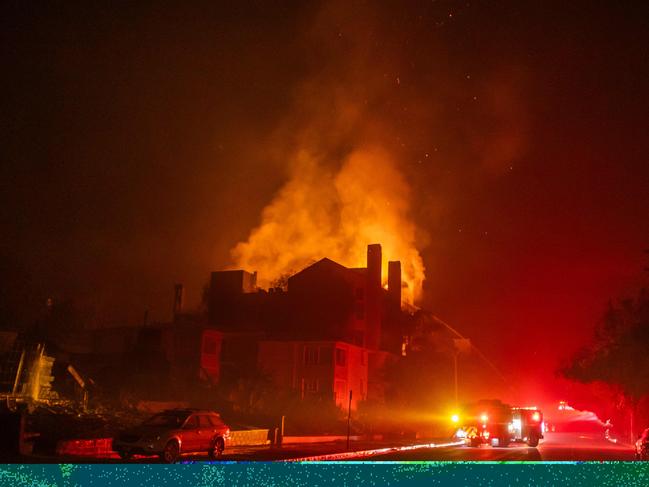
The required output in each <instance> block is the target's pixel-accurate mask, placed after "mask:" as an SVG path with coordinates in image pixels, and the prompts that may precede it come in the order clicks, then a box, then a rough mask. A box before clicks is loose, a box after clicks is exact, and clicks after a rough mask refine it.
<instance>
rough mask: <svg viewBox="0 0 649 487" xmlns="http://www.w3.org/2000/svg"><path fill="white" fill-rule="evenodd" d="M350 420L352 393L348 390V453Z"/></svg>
mask: <svg viewBox="0 0 649 487" xmlns="http://www.w3.org/2000/svg"><path fill="white" fill-rule="evenodd" d="M351 420H352V391H351V389H350V390H349V406H348V409H347V451H349V429H350V424H351Z"/></svg>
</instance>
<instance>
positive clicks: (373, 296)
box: [365, 244, 382, 350]
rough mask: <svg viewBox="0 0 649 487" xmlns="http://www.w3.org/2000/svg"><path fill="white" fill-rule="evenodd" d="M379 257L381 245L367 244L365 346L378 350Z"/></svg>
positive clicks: (379, 335)
mask: <svg viewBox="0 0 649 487" xmlns="http://www.w3.org/2000/svg"><path fill="white" fill-rule="evenodd" d="M381 259H382V257H381V245H380V244H372V245H368V246H367V290H366V296H367V300H366V302H365V326H366V329H365V346H366V347H367V348H369V349H370V350H378V349H379V347H380V345H381V314H382V313H381V308H382V305H381V303H382V299H381V297H382V288H381Z"/></svg>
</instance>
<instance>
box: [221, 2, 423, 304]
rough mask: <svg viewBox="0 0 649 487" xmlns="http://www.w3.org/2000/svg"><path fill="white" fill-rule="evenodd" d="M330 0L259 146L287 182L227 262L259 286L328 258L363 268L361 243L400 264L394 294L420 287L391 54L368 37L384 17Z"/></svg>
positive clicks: (310, 27) (311, 25)
mask: <svg viewBox="0 0 649 487" xmlns="http://www.w3.org/2000/svg"><path fill="white" fill-rule="evenodd" d="M359 8H360V10H358V9H352V10H353V15H352V16H351V17H350V15H351V13H352V12H350V9H349V6H348V4H346V3H345V2H329V3H326V4H324V5H323V6H322V8H321V9H320V10H319V11H318V12H317V14H316V15H315V16H314V17H313V18H312V19H311V21H310V22H307V23H306V25H307V28H306V29H305V31H304V39H303V42H304V45H305V49H306V50H307V52H306V53H305V59H309V61H308V62H309V63H311V64H312V65H311V66H309V67H308V72H309V73H310V74H309V75H308V76H306V77H305V78H304V79H303V80H302V82H301V83H300V84H299V86H297V87H296V90H295V99H294V103H293V105H292V106H291V109H290V110H288V111H287V113H286V114H285V117H284V119H283V120H282V123H280V124H279V126H278V127H277V130H276V132H275V133H274V134H272V136H271V137H270V138H269V141H267V142H266V143H265V144H263V145H264V150H265V151H266V152H267V153H268V154H270V156H269V157H274V158H276V159H278V160H280V161H284V162H283V163H282V165H283V166H284V167H288V170H287V181H286V183H285V184H284V185H283V186H282V187H281V188H280V189H279V191H278V192H277V193H276V194H275V196H274V198H273V199H272V201H271V202H270V203H269V204H268V205H267V206H266V207H265V208H264V209H263V211H262V215H261V223H260V224H259V225H258V226H257V227H256V228H254V229H253V230H252V231H251V232H250V234H249V236H248V238H247V240H246V241H244V242H240V243H239V244H237V245H236V246H235V247H234V248H233V249H232V260H233V267H235V268H243V269H247V270H250V271H257V272H258V280H259V283H260V285H262V286H268V285H270V284H271V283H273V281H275V280H278V279H281V278H282V277H284V276H286V275H287V274H291V273H295V272H297V271H299V270H301V269H302V268H304V267H306V266H308V265H309V264H311V263H313V262H314V261H316V260H319V259H321V258H323V257H328V258H330V259H332V260H335V261H336V262H339V263H341V264H343V265H345V266H348V267H365V266H366V254H367V245H368V244H373V243H380V244H381V245H382V249H383V258H384V262H383V270H384V276H383V279H384V281H385V280H387V276H386V273H387V261H388V260H399V261H401V265H402V277H403V281H404V284H403V285H404V289H403V290H402V296H403V300H404V301H406V302H409V303H414V302H415V300H417V299H418V298H419V296H420V293H421V286H422V282H423V280H424V265H423V262H422V258H421V256H420V253H419V250H418V248H417V241H416V237H417V228H416V225H415V223H414V221H413V219H412V218H411V214H410V210H411V191H410V186H409V184H408V182H407V180H406V178H405V176H404V175H403V174H402V172H401V171H400V169H399V165H400V163H401V161H400V160H399V155H398V152H397V151H396V150H395V149H394V147H393V146H390V144H389V142H388V141H390V140H392V139H393V138H394V137H393V130H392V126H391V124H392V117H390V116H386V108H385V107H386V106H388V105H389V103H387V102H386V100H389V99H390V97H391V96H393V94H394V92H395V89H398V88H399V86H398V80H396V78H395V77H393V76H391V75H388V74H387V73H395V72H398V68H399V64H400V61H399V55H398V53H396V52H390V50H388V49H386V47H385V46H384V45H381V44H380V43H378V42H376V39H380V38H381V37H382V35H381V33H382V31H384V30H385V25H384V24H383V23H382V22H381V21H380V20H379V17H380V16H378V15H376V7H373V6H371V5H363V6H362V8H361V7H359Z"/></svg>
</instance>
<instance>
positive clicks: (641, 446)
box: [635, 428, 649, 461]
mask: <svg viewBox="0 0 649 487" xmlns="http://www.w3.org/2000/svg"><path fill="white" fill-rule="evenodd" d="M635 459H636V460H645V461H646V460H649V428H647V429H646V430H644V431H643V432H642V434H641V435H640V438H638V441H636V442H635Z"/></svg>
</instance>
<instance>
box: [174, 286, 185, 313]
mask: <svg viewBox="0 0 649 487" xmlns="http://www.w3.org/2000/svg"><path fill="white" fill-rule="evenodd" d="M184 305H185V287H184V286H183V285H182V284H176V285H174V318H175V317H176V315H178V314H180V313H182V312H183V307H184Z"/></svg>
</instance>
